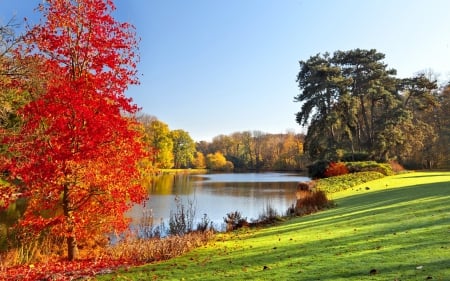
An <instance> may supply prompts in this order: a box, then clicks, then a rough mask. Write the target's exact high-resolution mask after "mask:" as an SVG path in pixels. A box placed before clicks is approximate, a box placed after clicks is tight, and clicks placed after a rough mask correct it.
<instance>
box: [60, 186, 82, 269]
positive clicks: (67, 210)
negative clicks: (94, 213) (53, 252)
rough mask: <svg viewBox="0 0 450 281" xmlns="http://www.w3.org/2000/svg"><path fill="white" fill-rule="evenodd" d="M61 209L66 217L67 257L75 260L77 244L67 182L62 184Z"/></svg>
mask: <svg viewBox="0 0 450 281" xmlns="http://www.w3.org/2000/svg"><path fill="white" fill-rule="evenodd" d="M62 203H63V211H64V216H65V217H66V221H67V235H68V237H67V259H68V260H69V261H73V260H76V259H77V258H78V246H77V240H76V237H75V225H74V221H73V213H72V210H71V206H70V200H69V186H68V184H65V185H64V192H63V200H62Z"/></svg>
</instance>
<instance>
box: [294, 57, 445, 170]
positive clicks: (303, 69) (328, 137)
mask: <svg viewBox="0 0 450 281" xmlns="http://www.w3.org/2000/svg"><path fill="white" fill-rule="evenodd" d="M384 58H385V55H384V54H382V53H380V52H378V51H376V50H374V49H371V50H362V49H355V50H349V51H336V52H335V53H334V54H333V55H330V54H329V53H325V54H317V55H315V56H311V57H310V58H309V59H308V60H306V61H300V71H299V73H298V75H297V83H298V86H299V89H300V93H299V94H298V95H297V96H296V97H295V101H296V102H300V103H301V109H300V111H299V112H298V113H297V115H296V120H297V123H299V124H300V125H302V126H307V127H308V133H307V136H306V139H305V149H306V150H307V151H308V153H309V155H310V156H311V157H312V159H331V160H340V159H339V158H342V155H341V156H339V155H340V154H342V153H339V152H340V151H343V152H345V153H344V154H346V155H347V156H348V159H349V160H351V159H355V156H356V155H358V154H359V155H361V154H366V155H367V158H370V159H373V160H379V161H387V160H398V161H401V162H408V161H411V160H412V159H413V158H414V154H415V153H416V152H417V151H420V152H421V153H422V155H423V156H424V157H425V158H426V157H427V156H425V155H426V154H427V151H430V149H431V147H429V146H430V145H431V146H432V144H433V143H434V142H435V141H436V140H437V136H438V135H437V133H438V132H437V127H436V126H435V121H436V120H433V119H432V116H431V115H430V113H431V112H435V111H436V110H437V109H438V108H439V107H440V104H439V102H438V100H439V99H438V95H439V92H438V91H437V81H436V80H433V79H430V78H429V77H427V76H426V75H425V74H423V73H419V74H418V75H417V76H415V77H412V78H406V79H399V78H396V77H395V75H396V71H395V69H389V68H388V66H387V65H386V64H385V63H384V62H383V60H384ZM428 157H433V158H435V157H436V151H435V152H434V155H433V156H432V155H431V154H430V155H429V156H428ZM422 160H423V161H426V159H422ZM415 161H416V160H415Z"/></svg>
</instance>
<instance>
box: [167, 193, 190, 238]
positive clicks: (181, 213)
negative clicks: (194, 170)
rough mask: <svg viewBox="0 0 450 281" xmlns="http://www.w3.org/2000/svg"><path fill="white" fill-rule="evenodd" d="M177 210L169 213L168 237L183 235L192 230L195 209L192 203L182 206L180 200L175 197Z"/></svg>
mask: <svg viewBox="0 0 450 281" xmlns="http://www.w3.org/2000/svg"><path fill="white" fill-rule="evenodd" d="M175 202H176V206H177V209H176V211H175V212H173V211H171V212H170V218H169V235H180V236H181V235H184V234H186V233H189V232H192V231H193V230H194V218H195V208H194V203H193V202H192V201H188V206H187V207H186V206H184V205H183V203H182V202H181V199H180V198H179V197H178V196H177V197H175Z"/></svg>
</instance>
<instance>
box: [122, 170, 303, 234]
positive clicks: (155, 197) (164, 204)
mask: <svg viewBox="0 0 450 281" xmlns="http://www.w3.org/2000/svg"><path fill="white" fill-rule="evenodd" d="M308 180H309V178H308V177H305V176H303V175H300V174H292V173H221V174H202V175H193V174H191V175H185V174H177V175H161V176H158V177H156V178H155V179H154V181H153V182H152V184H151V186H150V187H149V189H148V190H149V195H150V198H149V199H148V200H147V201H145V202H144V203H143V204H140V205H135V206H134V207H133V208H132V209H131V210H130V211H129V212H128V214H127V215H128V216H129V217H131V218H132V220H133V222H132V223H133V224H137V223H139V221H140V220H141V219H142V218H143V217H146V216H147V217H148V215H149V214H150V213H151V215H152V217H153V221H154V224H155V225H157V224H160V223H161V222H164V223H165V225H166V226H167V223H168V220H169V217H170V213H171V211H172V212H175V211H176V208H177V202H176V199H177V200H181V202H182V204H183V205H184V206H189V205H190V206H192V209H194V210H195V219H194V225H196V224H197V222H199V221H200V220H201V218H202V217H203V216H204V214H206V215H207V217H208V218H209V219H210V220H211V221H212V222H213V224H214V226H215V228H216V229H223V226H224V222H223V218H224V217H226V214H227V213H230V212H234V211H239V212H240V213H241V214H242V216H243V217H246V218H247V219H248V221H251V220H252V219H257V218H258V216H259V215H260V214H262V213H263V211H264V209H265V208H266V207H267V206H268V205H269V206H270V207H272V208H273V209H275V210H276V211H277V212H278V213H279V214H280V215H284V214H285V213H286V211H287V209H288V207H289V206H291V205H292V204H294V203H295V200H296V196H295V191H296V188H297V184H298V182H300V181H308Z"/></svg>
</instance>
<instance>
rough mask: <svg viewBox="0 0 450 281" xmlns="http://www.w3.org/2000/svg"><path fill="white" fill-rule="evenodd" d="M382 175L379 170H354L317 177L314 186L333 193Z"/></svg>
mask: <svg viewBox="0 0 450 281" xmlns="http://www.w3.org/2000/svg"><path fill="white" fill-rule="evenodd" d="M383 177H385V175H384V174H383V173H380V172H356V173H352V174H347V175H342V176H337V177H330V178H324V179H319V180H317V186H316V187H317V188H318V189H320V190H323V191H325V192H327V193H333V192H338V191H342V190H346V189H349V188H352V187H354V186H356V185H358V184H363V183H366V182H369V181H372V180H376V179H380V178H383Z"/></svg>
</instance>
